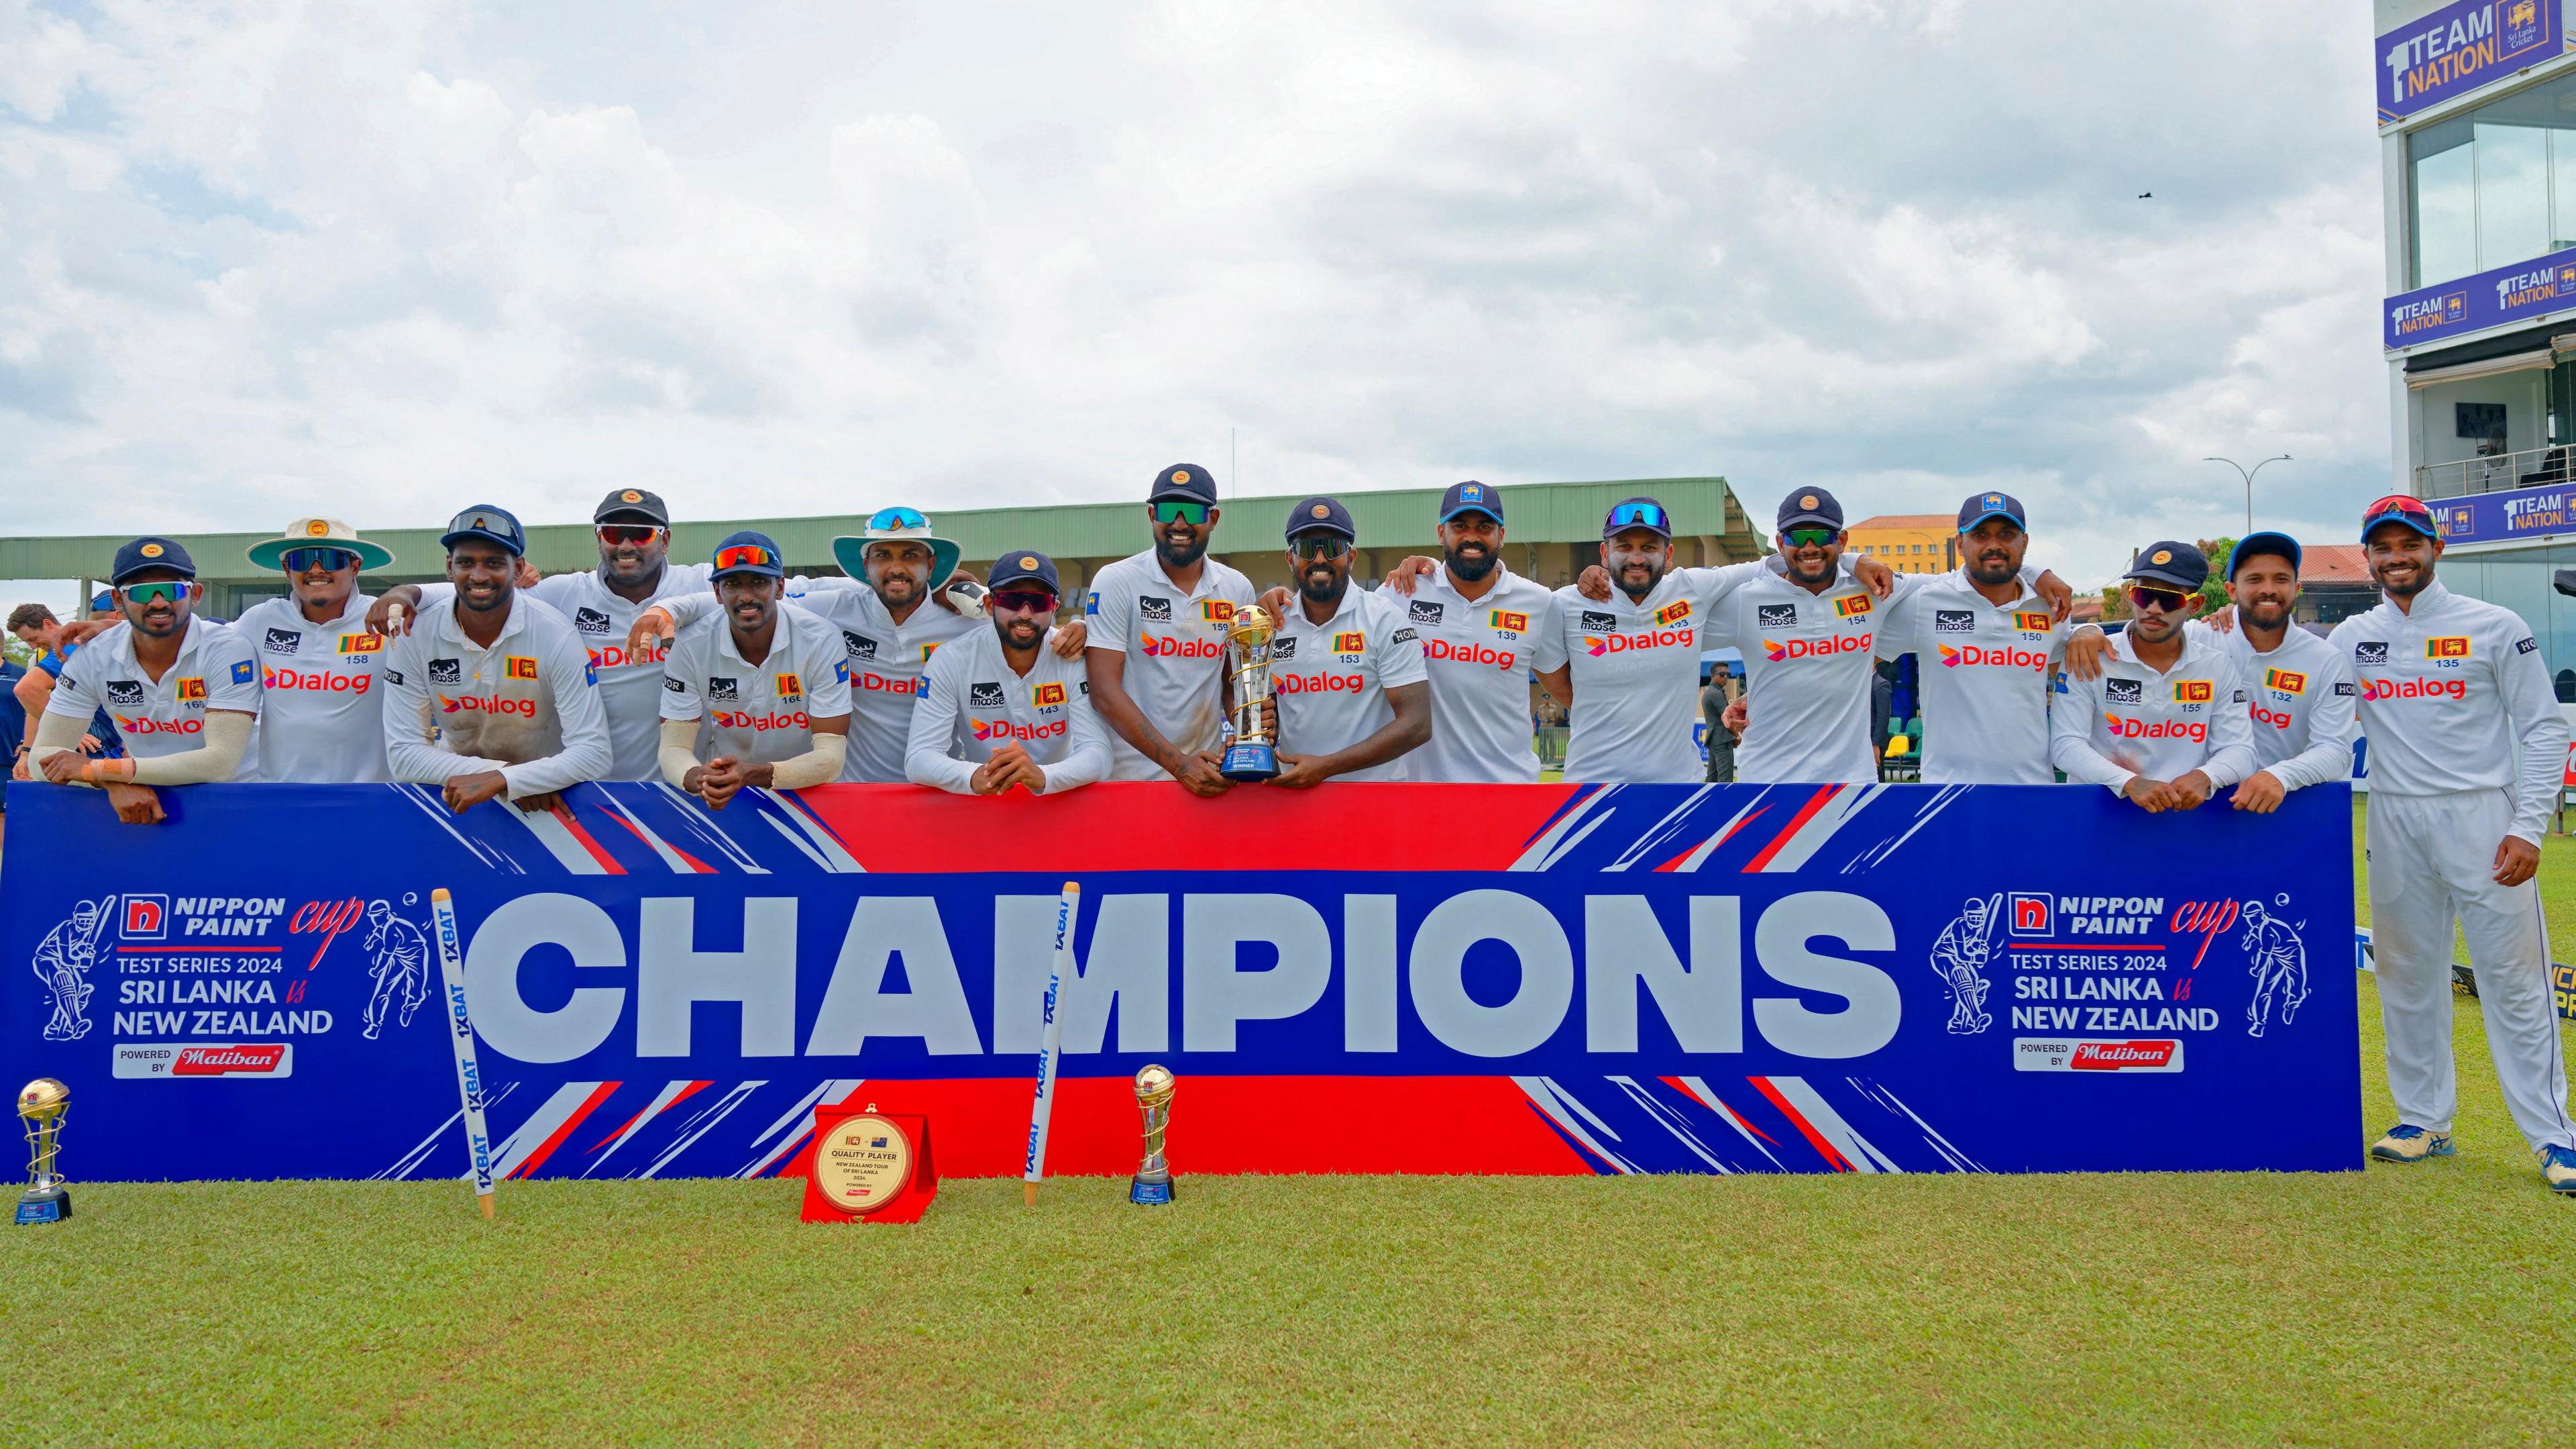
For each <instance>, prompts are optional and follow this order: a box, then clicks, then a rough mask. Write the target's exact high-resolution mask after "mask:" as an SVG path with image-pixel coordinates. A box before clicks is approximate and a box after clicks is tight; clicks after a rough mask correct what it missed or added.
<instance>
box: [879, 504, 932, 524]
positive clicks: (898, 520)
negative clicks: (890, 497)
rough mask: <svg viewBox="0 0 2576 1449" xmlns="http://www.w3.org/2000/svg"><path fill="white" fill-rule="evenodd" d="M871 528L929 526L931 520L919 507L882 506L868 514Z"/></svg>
mask: <svg viewBox="0 0 2576 1449" xmlns="http://www.w3.org/2000/svg"><path fill="white" fill-rule="evenodd" d="M868 527H870V528H924V529H926V528H928V527H930V520H929V519H927V518H924V517H922V516H921V510H920V509H918V508H880V509H878V510H877V511H876V512H874V513H872V514H870V515H868Z"/></svg>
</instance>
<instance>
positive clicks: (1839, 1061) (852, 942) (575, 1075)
mask: <svg viewBox="0 0 2576 1449" xmlns="http://www.w3.org/2000/svg"><path fill="white" fill-rule="evenodd" d="M165 795H166V797H167V798H168V799H169V801H170V813H171V819H170V821H169V822H168V823H167V824H164V825H161V826H157V827H152V828H150V829H148V830H147V829H144V828H140V827H131V826H125V825H120V824H118V823H116V821H115V819H114V816H113V814H112V812H110V811H108V810H107V809H105V808H104V803H103V802H102V801H100V800H99V799H98V797H97V796H96V795H95V794H94V793H92V792H87V791H76V790H66V789H59V788H54V787H48V786H43V785H30V784H18V785H14V786H12V787H11V791H10V795H9V813H10V816H11V820H12V826H13V830H12V833H13V834H15V835H17V836H18V838H19V839H20V840H21V841H28V840H43V841H46V842H47V848H45V849H43V850H26V849H21V850H16V851H11V852H9V853H8V854H7V856H6V857H5V858H0V907H5V910H0V917H4V919H0V950H5V951H6V953H7V954H8V957H9V961H10V964H11V966H12V970H11V971H10V973H9V976H8V980H9V982H10V983H11V984H10V985H9V987H8V988H7V991H6V994H5V996H0V1002H5V1013H0V1030H4V1031H5V1040H6V1043H7V1046H8V1049H9V1051H10V1053H11V1055H12V1058H13V1059H14V1060H17V1061H18V1062H19V1064H20V1069H21V1071H22V1073H27V1074H38V1075H47V1076H53V1077H57V1078H60V1079H61V1080H63V1081H65V1082H69V1083H71V1084H72V1085H73V1087H74V1089H75V1090H76V1091H77V1092H79V1093H80V1094H81V1101H82V1110H83V1124H84V1125H83V1134H82V1148H81V1152H82V1170H83V1173H84V1174H85V1175H86V1176H89V1177H91V1178H94V1179H113V1178H160V1177H174V1178H194V1177H207V1178H215V1177H225V1178H244V1177H247V1178H270V1177H347V1178H360V1177H427V1176H454V1175H460V1174H462V1173H463V1172H464V1171H465V1170H466V1168H467V1164H466V1161H465V1152H464V1146H463V1141H462V1137H461V1134H460V1133H459V1132H458V1131H457V1129H456V1122H455V1118H456V1113H457V1102H456V1095H455V1086H454V1075H453V1068H452V1065H451V1062H450V1054H449V1049H448V1046H447V1043H446V1041H445V1040H444V1038H443V1036H442V1032H443V1031H444V1030H445V1029H446V1023H447V1021H448V1014H447V1013H446V1012H445V1011H444V1010H442V1009H441V1008H440V1005H439V1002H438V1001H437V1000H435V999H433V998H435V997H436V996H437V981H436V976H435V972H436V965H437V957H436V955H435V954H434V952H433V950H432V948H431V942H430V938H429V936H428V934H427V932H428V929H429V921H430V912H429V909H428V904H427V903H428V900H429V897H430V893H431V892H432V891H433V890H436V889H440V888H444V889H446V890H448V891H449V892H451V893H452V896H453V900H454V905H455V910H456V915H457V920H458V930H459V934H460V937H461V944H462V951H463V957H464V972H465V981H466V989H467V992H468V995H469V998H470V1002H471V1007H472V1017H473V1026H474V1029H475V1031H476V1033H477V1035H478V1036H479V1037H480V1038H481V1042H480V1047H479V1050H480V1060H481V1064H482V1067H483V1073H484V1098H485V1104H486V1112H487V1116H488V1118H489V1121H490V1123H491V1126H492V1129H493V1132H494V1134H495V1138H496V1145H495V1149H494V1151H495V1162H496V1170H497V1171H499V1172H501V1173H503V1174H505V1175H508V1176H514V1177H530V1176H586V1177H618V1176H630V1177H652V1176H660V1177H668V1176H736V1177H752V1176H764V1175H777V1174H781V1173H793V1172H797V1171H800V1170H801V1168H800V1163H801V1162H802V1161H803V1160H804V1158H803V1156H802V1155H803V1154H805V1153H806V1152H807V1151H808V1148H809V1144H810V1142H811V1138H812V1132H813V1123H814V1119H815V1113H816V1111H817V1109H818V1108H832V1107H838V1106H847V1105H858V1104H864V1103H875V1104H878V1105H879V1106H880V1108H881V1109H882V1110H883V1111H884V1112H887V1113H893V1114H901V1115H905V1116H920V1117H924V1118H927V1119H929V1120H931V1121H932V1122H934V1123H935V1124H936V1126H937V1130H938V1135H939V1152H940V1170H941V1172H942V1173H944V1174H946V1175H950V1176H960V1175H963V1176H987V1175H1008V1174H1011V1173H1015V1172H1017V1171H1018V1169H1019V1165H1020V1153H1021V1148H1022V1146H1023V1145H1024V1140H1025V1134H1026V1129H1027V1115H1028V1091H1029V1088H1028V1082H1029V1077H1030V1073H1031V1070H1032V1067H1033V1063H1034V1060H1035V1055H1036V1051H1037V1047H1038V1034H1039V1014H1040V1004H1041V999H1042V998H1043V996H1044V994H1045V991H1046V983H1047V975H1048V966H1049V960H1050V955H1051V948H1052V923H1053V913H1054V911H1055V908H1056V903H1057V899H1058V894H1059V890H1060V887H1061V886H1062V884H1063V882H1064V881H1065V880H1067V879H1068V878H1070V879H1073V880H1077V881H1079V882H1080V883H1081V885H1082V894H1081V901H1082V912H1081V916H1080V918H1079V920H1078V922H1077V925H1076V931H1075V938H1074V947H1075V958H1076V966H1077V968H1078V975H1077V976H1076V977H1075V978H1074V979H1072V980H1069V981H1067V982H1066V983H1065V988H1064V995H1063V1019H1064V1042H1063V1050H1064V1055H1063V1065H1062V1071H1063V1097H1062V1099H1061V1100H1060V1101H1059V1103H1058V1105H1057V1108H1056V1114H1055V1118H1054V1125H1053V1128H1052V1134H1051V1138H1050V1147H1049V1157H1050V1165H1051V1166H1052V1167H1055V1168H1056V1169H1057V1170H1059V1171H1064V1172H1072V1173H1114V1174H1120V1175H1124V1174H1127V1173H1129V1172H1131V1171H1132V1170H1133V1169H1134V1167H1135V1153H1136V1130H1137V1128H1136V1116H1135V1107H1134V1102H1133V1099H1132V1094H1131V1092H1130V1090H1129V1086H1128V1084H1129V1082H1130V1080H1131V1079H1132V1077H1133V1076H1134V1073H1135V1071H1136V1069H1137V1068H1138V1067H1140V1066H1142V1065H1144V1064H1145V1063H1147V1062H1149V1061H1152V1062H1161V1063H1164V1064H1166V1065H1168V1066H1169V1067H1171V1069H1172V1070H1173V1071H1174V1072H1176V1073H1177V1074H1179V1076H1180V1077H1181V1078H1182V1079H1183V1080H1184V1081H1186V1082H1187V1083H1188V1084H1189V1095H1190V1106H1189V1110H1188V1111H1187V1112H1185V1113H1183V1114H1181V1115H1179V1116H1177V1117H1175V1119H1174V1123H1173V1128H1172V1132H1173V1139H1172V1142H1171V1151H1172V1153H1173V1157H1174V1160H1175V1161H1176V1162H1180V1163H1184V1164H1186V1167H1187V1170H1189V1171H1191V1172H1202V1173H1204V1172H1508V1173H1608V1172H1639V1171H1679V1172H1917V1171H1938V1172H1954V1171H1955V1172H1970V1171H2056V1170H2073V1169H2088V1170H2090V1169H2123V1168H2127V1169H2222V1168H2223V1169H2253V1168H2268V1169H2283V1170H2306V1171H2326V1170H2349V1169H2353V1168H2356V1167H2358V1166H2359V1163H2360V1150H2359V1149H2360V1143H2361V1141H2362V1137H2361V1122H2360V1117H2359V1110H2360V1107H2359V1104H2360V1091H2359V1060H2358V1044H2357V1038H2356V1033H2355V1023H2354V1014H2353V1013H2354V982H2353V973H2352V972H2351V971H2350V970H2349V969H2348V967H2347V966H2346V964H2345V962H2346V960H2347V958H2348V954H2349V953H2348V948H2347V947H2346V945H2345V943H2347V942H2349V941H2350V940H2351V939H2352V887H2351V881H2350V878H2349V875H2348V873H2347V872H2346V869H2345V862H2346V861H2347V860H2348V859H2349V855H2348V852H2347V850H2346V848H2345V847H2346V845H2347V839H2348V832H2349V830H2350V823H2351V810H2350V802H2349V796H2348V794H2347V792H2346V790H2345V789H2344V787H2342V786H2340V785H2336V786H2330V787H2324V788H2318V789H2311V790H2301V791H2297V792H2294V793H2293V794H2292V795H2291V796H2290V799H2289V802H2288V803H2287V804H2286V805H2285V806H2284V807H2283V808H2282V810H2281V811H2280V812H2279V813H2277V814H2274V815H2269V816H2255V815H2246V814H2242V813H2239V812H2236V811H2231V810H2228V809H2226V808H2224V803H2223V802H2219V803H2218V804H2215V805H2213V806H2212V807H2210V808H2205V809H2202V810H2198V811H2194V812H2190V813H2187V814H2168V815H2159V816H2150V815H2147V814H2145V813H2143V812H2141V811H2139V810H2137V809H2135V808H2134V807H2132V806H2129V805H2127V804H2126V803H2124V802H2121V801H2119V800H2116V799H2114V798H2112V797H2111V795H2110V794H2109V792H2107V791H2102V790H2094V789H2087V788H2075V787H2060V788H2047V787H2003V786H1996V787H1976V788H1940V787H1931V786H1867V787H1836V786H1813V785H1783V786H1771V787H1759V786H1749V785H1748V786H1728V787H1702V788H1694V787H1689V786H1624V787H1603V786H1556V785H1532V786H1500V787H1498V786H1472V787H1471V786H1443V785H1355V784H1339V785H1331V786H1327V787H1325V788H1324V789H1321V790H1317V791H1311V792H1309V791H1282V790H1267V789H1263V788H1259V787H1252V786H1246V787H1239V788H1237V789H1236V790H1234V791H1233V792H1231V793H1230V794H1228V795H1226V796H1225V797H1223V798H1221V799H1218V800H1212V801H1210V800H1199V799H1196V798H1193V797H1191V796H1189V795H1187V794H1185V793H1183V792H1182V791H1181V790H1179V789H1178V788H1176V787H1173V786H1169V785H1151V784H1105V785H1096V786H1092V787H1089V788H1086V789H1083V790H1079V791H1075V792H1072V793H1070V794H1067V795H1065V796H1062V797H1057V798H1039V797H1031V796H1027V795H1020V794H1014V795H1012V796H1009V797H1005V798H1001V799H993V800H985V799H974V798H964V797H957V796H951V795H947V794H944V793H941V792H936V791H929V790H915V789H910V788H907V787H902V786H828V787H825V788H822V789H817V790H810V791H805V792H802V793H800V794H797V795H793V796H790V795H782V794H777V793H773V792H767V791H746V792H744V793H743V794H742V795H740V796H738V797H736V799H735V801H734V803H733V804H732V806H731V807H730V808H728V809H727V810H725V811H723V812H721V813H718V814H709V813H708V812H707V811H706V810H705V809H704V808H703V806H702V805H701V804H700V803H699V802H698V801H696V800H695V799H693V798H690V797H687V796H683V795H680V794H677V793H676V792H673V791H669V790H665V789H662V788H660V787H658V786H654V785H642V784H637V785H611V786H588V785H586V786H582V787H580V788H578V789H576V790H573V791H571V792H569V793H568V795H567V800H568V802H569V803H568V805H567V807H566V808H565V809H564V810H562V811H560V812H556V813H547V814H540V815H533V816H530V815H522V814H520V813H519V812H518V811H517V810H515V809H513V808H510V807H508V806H506V805H503V804H500V803H498V802H495V803H492V804H489V805H485V806H480V807H477V808H476V809H474V810H472V811H470V812H468V813H467V814H465V815H463V816H461V817H458V816H450V815H449V814H448V813H447V812H446V810H445V809H444V808H443V807H442V806H441V805H440V804H439V802H438V799H437V797H436V794H435V792H434V791H428V790H423V789H419V788H416V787H409V786H390V785H388V786H348V787H312V786H286V785H276V786H201V787H196V788H192V789H187V790H180V791H172V792H165ZM1386 820H1401V821H1405V822H1407V824H1406V826H1405V828H1404V829H1401V830H1383V829H1379V828H1377V827H1376V826H1375V824H1374V822H1379V821H1386ZM1005 839H1007V840H1010V841H1012V842H1014V844H1013V847H1012V849H1011V850H1010V851H1008V852H1000V853H997V852H996V851H994V850H993V849H992V848H991V844H990V843H991V842H993V841H996V840H1005ZM315 841H326V842H343V843H363V844H364V846H365V848H364V849H349V848H339V847H333V848H307V845H308V843H310V842H315ZM997 867H1000V868H997ZM2319 951H2322V954H2321V955H2319V954H2316V953H2317V952H2319ZM1319 1120H1330V1121H1332V1122H1334V1123H1335V1124H1336V1126H1335V1130H1333V1131H1331V1132H1316V1131H1313V1130H1311V1128H1310V1127H1309V1125H1308V1124H1311V1123H1313V1122H1316V1121H1319ZM174 1123H176V1124H181V1125H183V1126H184V1128H185V1130H183V1131H177V1132H174V1131H172V1130H171V1128H172V1125H173V1124H174Z"/></svg>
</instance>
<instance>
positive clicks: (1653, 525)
mask: <svg viewBox="0 0 2576 1449" xmlns="http://www.w3.org/2000/svg"><path fill="white" fill-rule="evenodd" d="M1632 528H1642V529H1645V530H1646V531H1647V532H1649V533H1655V534H1660V535H1662V536H1663V537H1665V538H1670V537H1672V536H1673V516H1672V515H1671V514H1669V513H1666V512H1665V511H1664V505H1662V504H1660V503H1657V502H1656V501H1655V500H1653V499H1651V498H1645V497H1637V498H1622V499H1620V500H1619V501H1618V502H1616V503H1613V504H1611V505H1610V511H1609V512H1608V513H1605V514H1603V515H1602V516H1601V536H1602V537H1603V538H1604V539H1611V538H1616V537H1618V536H1619V535H1620V534H1623V533H1626V532H1627V531H1628V530H1629V529H1632Z"/></svg>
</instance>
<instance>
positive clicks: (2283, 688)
mask: <svg viewBox="0 0 2576 1449" xmlns="http://www.w3.org/2000/svg"><path fill="white" fill-rule="evenodd" d="M2263 687H2264V688H2265V689H2269V690H2274V691H2276V692H2278V693H2281V694H2305V693H2307V692H2308V677H2307V676H2306V675H2304V674H2301V673H2300V672H2298V671H2297V670H2295V669H2266V670H2264V671H2263Z"/></svg>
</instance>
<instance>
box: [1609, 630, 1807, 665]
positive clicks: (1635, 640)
mask: <svg viewBox="0 0 2576 1449" xmlns="http://www.w3.org/2000/svg"><path fill="white" fill-rule="evenodd" d="M1697 637H1698V636H1696V635H1694V634H1692V633H1691V631H1690V630H1688V629H1652V630H1648V631H1647V632H1646V633H1643V634H1587V635H1585V636H1584V639H1583V652H1584V653H1586V654H1589V655H1591V656H1592V657H1593V658H1595V659H1599V658H1602V657H1603V656H1605V655H1611V654H1634V653H1636V652H1637V651H1639V650H1641V649H1687V648H1692V647H1695V646H1696V644H1697ZM1763 642H1765V643H1768V642H1770V641H1768V640H1765V641H1763ZM1789 642H1791V643H1792V644H1796V643H1802V642H1804V641H1802V640H1796V639H1793V640H1791V641H1789ZM1771 657H1772V658H1774V659H1777V658H1779V657H1780V656H1779V655H1777V654H1774V655H1772V656H1771Z"/></svg>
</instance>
